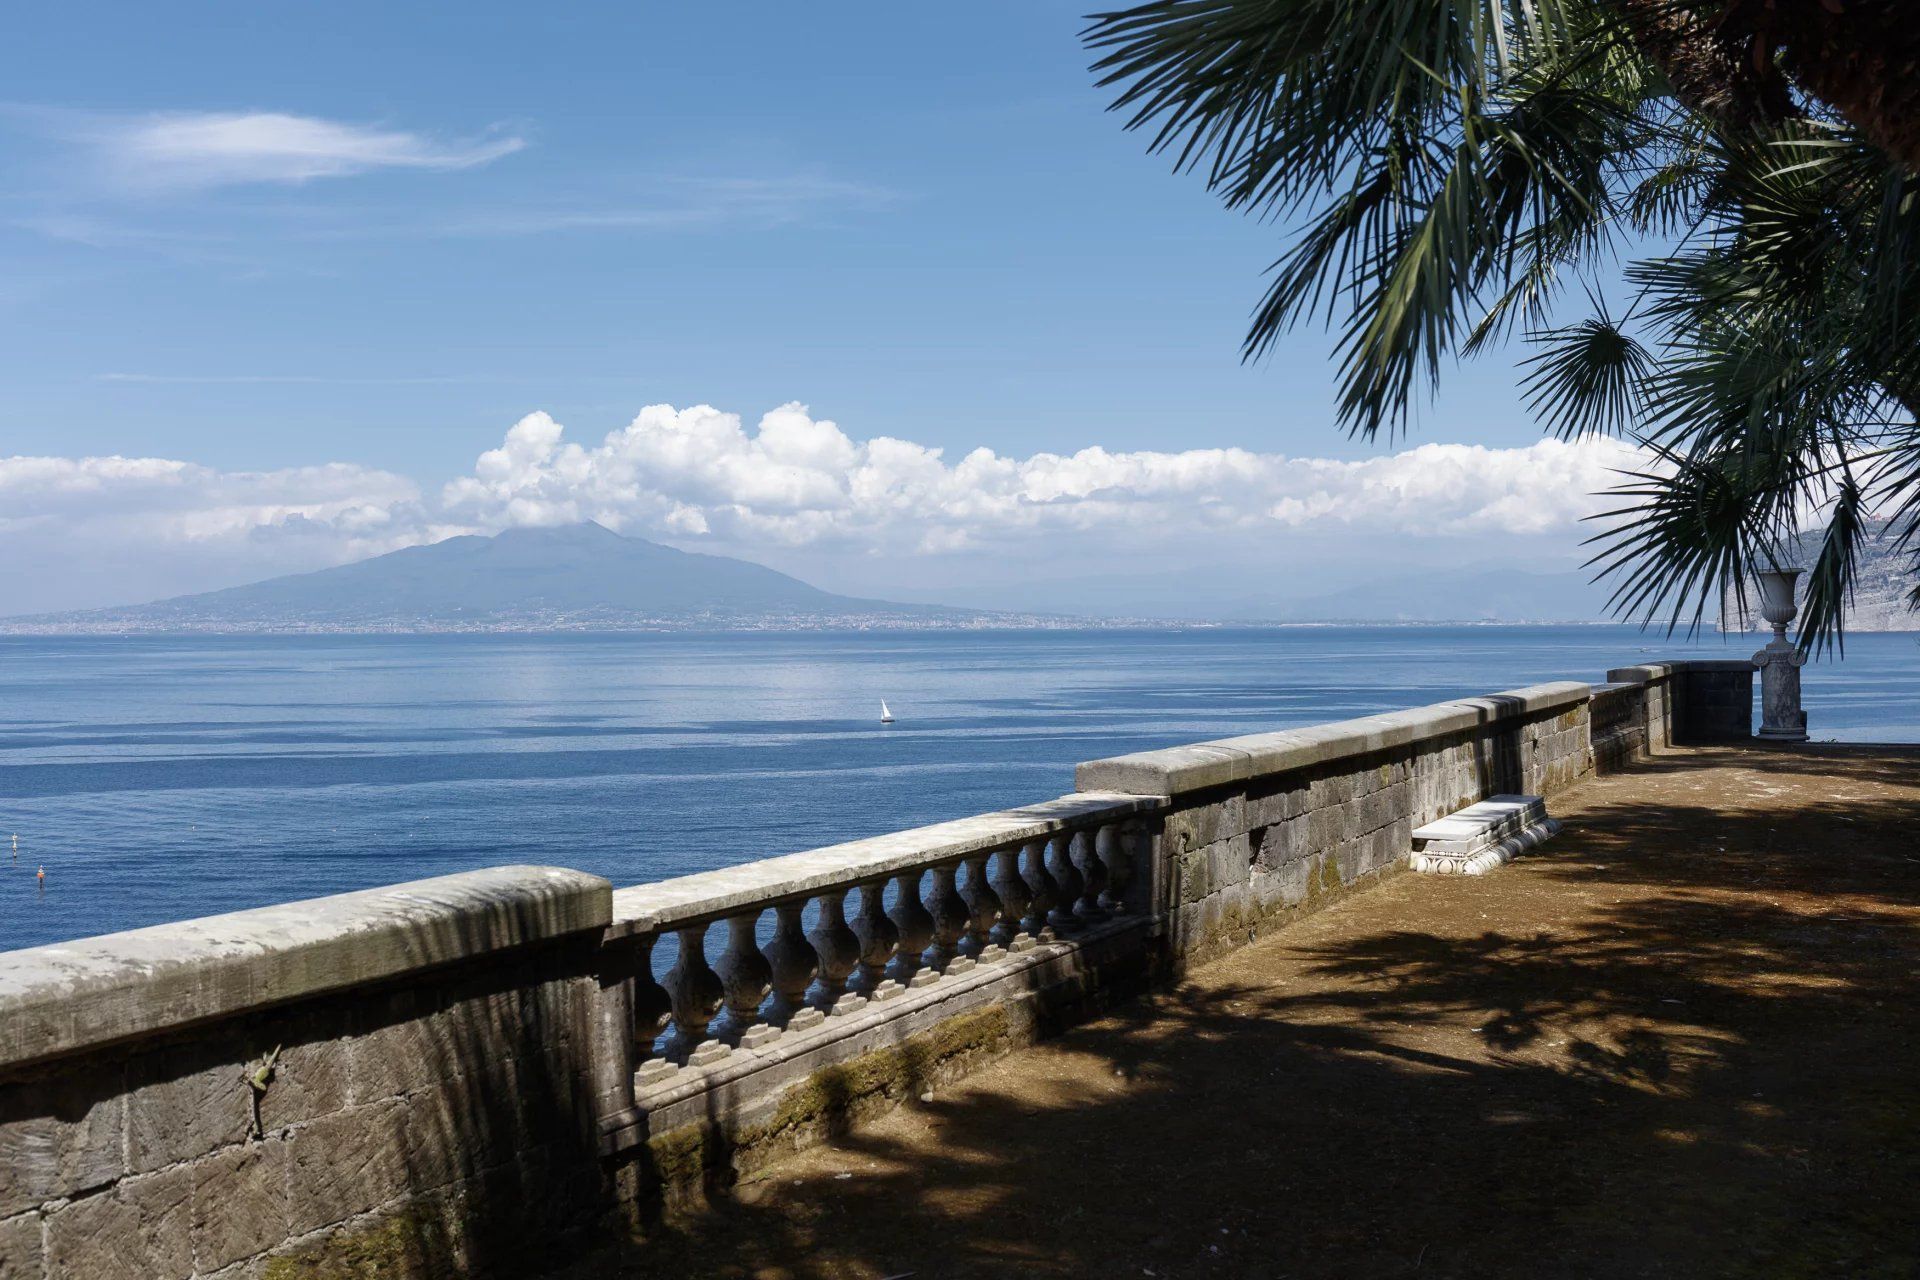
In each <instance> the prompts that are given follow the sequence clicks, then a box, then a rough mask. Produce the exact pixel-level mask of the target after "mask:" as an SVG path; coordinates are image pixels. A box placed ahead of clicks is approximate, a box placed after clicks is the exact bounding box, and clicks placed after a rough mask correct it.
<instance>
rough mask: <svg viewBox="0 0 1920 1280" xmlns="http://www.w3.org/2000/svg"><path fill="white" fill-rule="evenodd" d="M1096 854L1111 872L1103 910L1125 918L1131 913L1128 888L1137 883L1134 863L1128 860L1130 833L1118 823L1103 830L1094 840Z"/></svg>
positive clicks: (1101, 899)
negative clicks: (1128, 909) (1128, 838)
mask: <svg viewBox="0 0 1920 1280" xmlns="http://www.w3.org/2000/svg"><path fill="white" fill-rule="evenodd" d="M1093 851H1094V853H1095V854H1097V855H1098V856H1099V858H1100V861H1101V863H1102V864H1104V865H1105V867H1106V869H1107V884H1106V887H1105V888H1104V889H1102V890H1101V891H1100V907H1101V909H1102V910H1103V911H1105V912H1106V913H1107V914H1108V915H1110V916H1117V915H1123V914H1125V912H1126V909H1127V886H1128V885H1129V884H1131V883H1132V882H1133V861H1132V859H1131V858H1129V857H1128V856H1127V837H1126V832H1125V831H1123V830H1122V829H1121V826H1120V824H1119V823H1117V822H1109V823H1108V824H1107V825H1106V826H1104V827H1101V828H1100V831H1099V833H1098V834H1097V835H1095V836H1094V838H1093Z"/></svg>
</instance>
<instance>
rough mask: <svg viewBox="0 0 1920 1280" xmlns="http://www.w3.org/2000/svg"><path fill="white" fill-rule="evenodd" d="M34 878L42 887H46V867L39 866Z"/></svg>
mask: <svg viewBox="0 0 1920 1280" xmlns="http://www.w3.org/2000/svg"><path fill="white" fill-rule="evenodd" d="M34 879H36V880H38V881H39V882H40V887H41V888H42V889H44V888H46V887H47V869H46V868H45V867H42V868H40V871H39V874H38V875H36V876H35V877H34Z"/></svg>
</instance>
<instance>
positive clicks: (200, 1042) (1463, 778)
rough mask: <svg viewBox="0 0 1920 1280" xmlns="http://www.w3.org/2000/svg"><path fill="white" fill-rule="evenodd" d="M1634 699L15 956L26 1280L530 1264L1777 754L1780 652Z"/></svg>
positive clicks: (9, 1060)
mask: <svg viewBox="0 0 1920 1280" xmlns="http://www.w3.org/2000/svg"><path fill="white" fill-rule="evenodd" d="M1608 674H1609V683H1608V684H1606V685H1604V686H1600V687H1598V688H1594V687H1590V686H1588V685H1585V684H1578V683H1573V682H1560V683H1556V684H1549V685H1539V686H1534V687H1532V688H1528V689H1520V690H1513V691H1510V692H1506V693H1500V694H1494V695H1490V696H1487V697H1482V698H1468V699H1461V700H1458V701H1454V702H1446V703H1440V704H1436V705H1435V706H1431V707H1421V708H1415V709H1411V710H1408V711H1402V712H1395V713H1391V714H1387V715H1380V716H1368V717H1363V718H1361V719H1358V720H1350V721H1344V722H1341V723H1338V724H1330V725H1317V726H1310V727H1306V728H1296V729H1288V730H1284V731H1280V732H1276V733H1268V734H1257V735H1251V736H1246V737H1240V738H1232V739H1225V740H1222V741H1218V742H1210V743H1201V744H1196V745H1193V746H1187V747H1176V748H1171V749H1168V750H1164V751H1155V752H1143V753H1137V754H1134V755H1126V756H1118V757H1114V758H1111V759H1106V760H1096V761H1090V762H1088V763H1086V764H1083V765H1081V766H1079V769H1078V772H1077V778H1076V781H1077V784H1078V786H1079V787H1080V788H1082V789H1081V790H1080V791H1078V792H1076V793H1075V794H1073V795H1069V796H1065V797H1062V798H1060V799H1057V800H1051V801H1047V802H1045V803H1041V804H1034V805H1029V806H1025V807H1022V808H1015V809H1008V810H1004V811H1001V812H998V813H991V814H985V815H981V816H979V817H973V818H964V819H960V820H957V821H953V822H944V823H939V824H936V825H933V826H928V827H922V828H919V829H917V830H913V831H904V832H898V833H894V834H890V835H885V836H878V837H875V838H873V839H868V840H857V841H853V842H850V843H847V844H841V845H835V846H831V847H829V848H824V849H815V850H811V851H808V852H805V853H797V854H792V855H788V856H785V857H777V858H769V859H765V860H762V861H757V862H748V863H744V864H742V865H740V866H735V867H730V868H726V869H723V870H719V871H711V872H705V873H701V874H698V875H690V876H683V877H680V878H678V879H674V880H667V881H662V882H659V883H657V884H649V885H641V886H637V887H633V888H626V889H618V890H614V889H612V888H611V887H610V886H608V885H607V883H606V882H605V881H604V880H600V879H598V878H597V877H593V876H588V875H584V874H582V873H580V872H576V871H568V870H564V869H559V868H497V869H493V870H489V871H480V872H473V873H469V874H467V875H462V876H452V877H444V878H442V879H439V880H432V881H423V882H419V883H417V884H411V885H397V886H393V887H390V888H387V889H381V890H373V891H369V892H366V893H358V894H346V895H341V896H339V897H336V898H329V899H321V900H317V901H315V902H308V903H294V904H287V905H285V906H281V907H272V908H267V909H265V910H262V911H253V912H240V913H237V914H234V915H231V916H221V917H211V918H208V919H205V920H197V921H186V922H182V923H180V924H175V925H165V926H161V927H159V928H155V929H146V930H137V931H134V932H131V933H125V934H115V935H111V936H107V937H102V938H93V939H85V940H81V941H78V942H73V943H67V944H62V945H59V946H53V947H41V948H36V949H33V950H28V951H19V952H11V953H0V1277H5V1278H6V1280H13V1277H30V1278H32V1280H56V1278H58V1280H65V1278H66V1277H86V1278H87V1280H96V1278H98V1280H114V1278H115V1277H129V1278H132V1277H139V1278H141V1280H151V1278H154V1277H160V1278H163V1280H172V1278H175V1277H218V1278H219V1280H242V1277H249V1278H250V1277H255V1276H259V1275H266V1274H270V1275H272V1276H274V1277H276V1278H277V1280H293V1278H296V1277H305V1276H311V1277H324V1276H332V1275H347V1274H356V1275H357V1274H374V1273H377V1274H381V1275H393V1276H402V1277H407V1276H425V1275H437V1274H447V1273H455V1272H458V1273H462V1274H475V1275H488V1274H496V1275H520V1274H527V1273H529V1269H530V1268H531V1267H532V1266H533V1265H534V1264H535V1263H538V1262H542V1261H552V1260H554V1256H555V1253H556V1251H557V1250H560V1249H562V1248H564V1247H565V1246H566V1243H567V1242H572V1241H580V1240H586V1239H590V1238H591V1237H592V1236H593V1235H594V1234H595V1233H597V1232H602V1231H605V1230H608V1229H631V1228H632V1227H633V1226H635V1225H636V1223H637V1222H639V1221H640V1220H643V1219H646V1218H648V1217H649V1216H652V1215H656V1214H658V1213H659V1212H661V1211H662V1210H663V1209H670V1208H671V1207H673V1206H674V1205H676V1204H678V1203H681V1202H682V1201H683V1200H684V1199H685V1198H686V1197H688V1196H697V1195H699V1194H701V1193H703V1191H704V1190H706V1189H709V1188H711V1187H713V1186H715V1185H724V1184H725V1183H726V1182H728V1181H729V1180H731V1179H732V1178H734V1177H737V1176H740V1175H742V1174H744V1173H748V1172H751V1171H752V1170H754V1169H755V1168H758V1167H761V1166H763V1165H764V1164H766V1163H767V1162H770V1161H772V1160H775V1159H777V1158H778V1157H780V1156H781V1155H783V1154H785V1153H786V1152H789V1151H791V1150H793V1149H795V1148H797V1147H799V1146H803V1145H805V1144H806V1143H808V1142H811V1141H815V1140H817V1139H818V1138H820V1137H821V1136H823V1135H825V1134H830V1133H833V1132H837V1131H840V1130H842V1129H844V1128H845V1127H846V1126H848V1125H850V1124H854V1123H857V1122H858V1121H859V1120H861V1119H862V1118H864V1117H867V1116H871V1115H874V1114H877V1113H879V1112H880V1111H883V1110H885V1109H886V1108H887V1107H890V1106H892V1105H895V1104H896V1103H898V1102H899V1101H900V1100H902V1099H903V1098H907V1097H911V1096H917V1095H922V1094H924V1093H926V1092H927V1091H929V1090H936V1089H939V1088H941V1087H944V1086H945V1085H946V1084H947V1083H948V1082H950V1081H952V1080H954V1079H957V1078H959V1077H961V1076H964V1075H965V1074H966V1073H968V1072H969V1071H972V1070H974V1069H977V1067H979V1066H980V1065H981V1064H982V1063H984V1062H987V1061H990V1060H991V1059H992V1058H994V1057H996V1056H998V1055H1001V1054H1004V1053H1006V1052H1009V1051H1011V1050H1012V1049H1014V1048H1017V1047H1019V1046H1020V1045H1023V1044H1026V1043H1030V1042H1032V1041H1033V1040H1035V1039H1037V1038H1039V1037H1041V1036H1043V1035H1045V1034H1047V1033H1048V1032H1049V1031H1051V1030H1052V1029H1054V1028H1056V1027H1058V1026H1060V1025H1063V1024H1065V1023H1068V1022H1071V1021H1072V1020H1074V1019H1076V1018H1079V1017H1083V1016H1085V1015H1086V1014H1087V1013H1089V1012H1091V1011H1093V1010H1096V1009H1099V1008H1101V1007H1103V1006H1104V1005H1106V1004H1107V1003H1109V1002H1111V1001H1113V1000H1116V999H1119V998H1122V997H1124V996H1126V995H1128V994H1131V993H1133V992H1136V991H1138V990H1140V989H1142V988H1143V987H1144V986H1146V985H1147V984H1149V983H1152V982H1153V981H1155V980H1157V979H1160V978H1163V977H1165V976H1167V975H1168V974H1171V973H1175V972H1177V971H1178V970H1179V969H1180V968H1182V967H1183V966H1185V965H1189V964H1194V963H1199V962H1201V961H1204V960H1207V959H1209V958H1212V957H1214V956H1217V955H1220V954H1222V953H1224V952H1226V951H1229V950H1231V949H1232V948H1234V947H1239V946H1244V945H1246V944H1247V943H1248V942H1250V941H1252V940H1253V939H1255V938H1257V937H1259V936H1260V935H1262V934H1263V933H1265V932H1268V931H1270V930H1272V929H1274V928H1278V927H1280V926H1282V925H1284V924H1285V923H1286V921H1287V920H1289V919H1292V918H1293V917H1295V916H1297V915H1298V914H1300V913H1302V912H1305V911H1309V910H1313V909H1316V908H1317V907H1319V906H1322V905H1324V904H1325V903H1327V902H1329V901H1332V900H1334V899H1335V898H1336V897H1338V896H1339V895H1341V894H1344V893H1347V892H1351V891H1355V890H1358V889H1361V888H1364V887H1365V886H1366V885H1367V884H1369V883H1372V882H1373V881H1375V880H1377V879H1379V878H1381V877H1383V876H1386V875H1391V874H1394V873H1396V872H1398V871H1400V870H1403V869H1404V868H1405V867H1406V866H1407V864H1408V861H1409V854H1410V850H1411V835H1412V831H1413V829H1414V828H1415V827H1417V826H1419V825H1421V824H1423V823H1425V822H1429V821H1432V820H1433V819H1435V818H1439V817H1442V816H1444V815H1446V814H1448V813H1452V812H1454V811H1456V810H1459V809H1461V808H1464V807H1465V806H1467V805H1470V804H1473V803H1475V802H1476V801H1480V800H1484V799H1487V798H1488V797H1490V796H1493V795H1496V794H1502V793H1520V794H1525V795H1529V796H1533V795H1540V796H1548V797H1551V796H1552V795H1553V793H1555V792H1556V791H1558V790H1560V789H1562V788H1564V787H1566V786H1568V785H1571V784H1573V783H1575V782H1577V781H1579V780H1580V779H1581V778H1583V777H1586V776H1588V775H1589V774H1591V773H1592V772H1593V771H1594V770H1595V769H1606V768H1618V767H1623V766H1625V765H1627V764H1629V763H1630V762H1631V761H1632V760H1634V759H1637V758H1640V757H1642V756H1644V755H1645V754H1647V753H1648V752H1649V751H1651V750H1657V749H1660V748H1662V747H1664V746H1666V745H1667V744H1668V743H1671V742H1676V741H1684V740H1686V739H1687V738H1688V737H1689V736H1693V737H1701V738H1711V739H1715V740H1721V739H1726V738H1737V737H1739V736H1741V735H1743V734H1745V733H1746V732H1748V730H1749V729H1750V724H1751V719H1750V717H1751V685H1752V666H1751V664H1742V663H1664V664H1649V665H1646V666H1640V667H1632V668H1621V669H1618V670H1615V671H1612V672H1610V673H1608ZM1743 698H1744V699H1745V701H1744V702H1743V701H1742V699H1743Z"/></svg>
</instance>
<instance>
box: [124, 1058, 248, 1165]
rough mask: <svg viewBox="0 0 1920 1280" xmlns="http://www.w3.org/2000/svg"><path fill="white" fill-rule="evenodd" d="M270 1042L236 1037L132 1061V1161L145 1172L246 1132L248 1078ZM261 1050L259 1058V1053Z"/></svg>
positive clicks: (217, 1146)
mask: <svg viewBox="0 0 1920 1280" xmlns="http://www.w3.org/2000/svg"><path fill="white" fill-rule="evenodd" d="M272 1049H273V1046H272V1045H271V1044H269V1045H267V1046H265V1048H264V1049H258V1050H254V1049H251V1048H250V1047H249V1046H248V1045H245V1044H243V1043H241V1042H239V1041H238V1040H231V1041H228V1042H226V1043H225V1044H224V1045H222V1046H220V1047H214V1046H212V1045H208V1044H189V1045H180V1046H175V1047H173V1048H168V1049H160V1050H153V1051H149V1052H147V1053H143V1054H137V1055H135V1057H134V1058H133V1060H132V1062H131V1063H130V1064H129V1067H128V1076H129V1081H130V1083H132V1084H133V1085H134V1086H135V1087H134V1088H133V1090H132V1092H130V1093H129V1094H128V1095H127V1162H128V1165H129V1167H130V1168H131V1169H132V1171H133V1172H135V1173H144V1172H146V1171H148V1170H150V1169H158V1168H162V1167H163V1166H166V1165H170V1164H177V1163H179V1162H180V1161H182V1160H192V1159H195V1158H196V1157H199V1156H203V1155H206V1154H207V1153H208V1152H210V1151H217V1150H219V1149H220V1148H221V1147H225V1146H230V1145H232V1144H233V1143H236V1142H239V1141H241V1140H242V1139H244V1138H245V1137H246V1136H247V1135H248V1134H249V1133H250V1132H252V1129H253V1091H252V1090H251V1089H250V1088H249V1087H248V1086H247V1080H246V1077H247V1076H248V1075H249V1074H250V1073H251V1072H252V1071H253V1070H254V1069H255V1068H256V1067H257V1066H258V1065H259V1061H258V1059H259V1058H264V1057H265V1056H266V1054H267V1053H268V1052H270V1051H271V1050H272ZM256 1054H257V1057H256Z"/></svg>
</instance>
